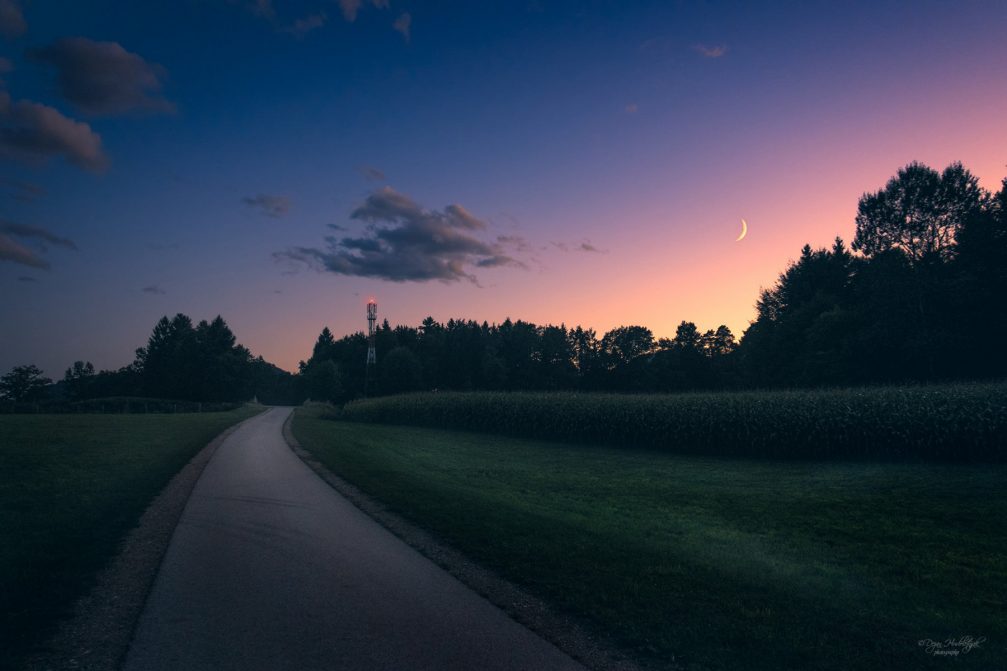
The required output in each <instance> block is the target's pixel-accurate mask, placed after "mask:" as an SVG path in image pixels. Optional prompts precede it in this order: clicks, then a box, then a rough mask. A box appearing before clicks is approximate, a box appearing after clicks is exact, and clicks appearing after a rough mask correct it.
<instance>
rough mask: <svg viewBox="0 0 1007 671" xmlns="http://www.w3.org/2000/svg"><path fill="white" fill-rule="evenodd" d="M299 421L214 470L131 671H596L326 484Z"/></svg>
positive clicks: (255, 423) (190, 509)
mask: <svg viewBox="0 0 1007 671" xmlns="http://www.w3.org/2000/svg"><path fill="white" fill-rule="evenodd" d="M289 413H290V410H289V409H282V408H274V409H272V410H269V411H268V412H266V413H264V414H263V415H260V416H259V417H256V418H255V419H252V420H250V421H248V422H246V423H245V424H244V425H243V426H242V427H241V428H239V429H238V430H237V431H236V432H235V433H233V434H232V435H231V436H230V437H229V438H227V440H226V441H225V442H224V443H223V444H222V445H221V446H220V447H219V448H218V449H217V452H216V453H215V454H214V456H213V458H212V459H211V460H210V462H209V464H207V467H206V470H205V471H204V472H203V475H202V476H201V477H200V480H199V482H198V483H197V484H196V487H195V489H194V490H193V493H192V496H191V498H190V499H189V502H188V503H187V505H186V508H185V512H184V514H183V515H182V519H181V521H180V522H179V525H178V527H177V528H176V530H175V533H174V535H173V536H172V539H171V543H170V545H169V547H168V551H167V553H166V555H165V557H164V562H163V563H162V565H161V568H160V571H159V573H158V575H157V579H156V581H155V583H154V587H153V590H152V591H151V594H150V596H149V597H148V600H147V603H146V606H145V607H144V611H143V614H142V615H141V617H140V622H139V625H138V629H137V632H136V635H135V637H134V640H133V643H132V645H131V647H130V650H129V653H128V655H127V658H126V664H125V669H126V670H127V671H154V670H157V669H173V670H175V669H184V670H185V671H198V670H201V669H213V670H215V671H218V670H226V669H235V670H238V669H240V670H241V671H254V670H256V669H263V670H269V671H281V670H284V669H290V670H295V669H296V670H297V671H310V670H313V669H318V670H322V669H361V670H367V671H376V670H380V669H389V670H390V669H394V670H396V671H402V670H409V669H431V670H434V669H436V670H437V671H445V670H449V669H478V670H483V669H486V670H490V669H550V670H552V669H556V670H561V669H582V668H583V667H581V666H580V665H579V664H578V663H576V662H575V661H573V660H572V659H571V658H570V657H568V656H566V655H565V654H564V653H562V652H560V651H559V650H558V649H557V648H556V647H554V646H553V645H552V644H550V643H548V642H546V641H544V640H543V639H541V638H539V637H538V636H537V635H535V634H533V633H532V632H530V631H529V630H528V629H525V628H524V627H522V626H521V625H519V624H517V623H516V622H514V621H513V620H511V619H510V618H509V617H507V615H505V614H504V613H503V612H502V611H501V610H499V609H498V608H496V607H495V606H493V605H491V604H490V603H489V602H487V601H486V600H484V599H483V598H482V597H480V596H478V595H477V594H475V593H474V592H472V591H471V590H469V589H468V588H467V587H465V586H464V585H463V584H461V583H460V582H458V581H457V580H456V579H455V578H453V577H452V576H451V575H449V574H448V573H446V572H445V571H443V570H442V569H441V568H439V567H438V566H436V565H435V564H433V563H432V562H431V561H429V560H428V559H426V558H425V557H423V556H422V555H420V554H419V553H418V552H416V551H415V550H413V549H412V548H411V547H409V546H408V545H406V544H405V543H403V542H402V541H400V540H399V539H398V538H396V537H395V536H393V535H392V534H391V533H389V532H388V531H387V530H385V529H384V528H383V527H381V526H379V525H378V524H377V523H375V522H374V521H373V520H371V518H369V517H367V516H366V515H364V514H363V513H362V512H360V511H359V510H358V509H357V508H355V507H354V506H353V505H352V504H350V503H349V502H348V501H347V500H346V499H344V498H342V497H341V496H340V495H339V494H337V493H336V492H335V491H334V490H333V489H332V488H331V487H329V485H327V484H326V483H325V482H323V481H322V480H321V479H320V478H319V477H318V476H317V475H316V474H315V473H314V472H313V471H312V470H311V469H309V468H308V467H307V466H306V465H305V464H304V463H303V462H302V461H301V460H300V459H298V458H297V456H296V455H294V454H293V452H291V451H290V449H289V448H288V447H287V445H286V443H285V442H284V440H283V436H282V433H281V430H282V427H283V422H284V420H285V419H286V418H287V415H288V414H289Z"/></svg>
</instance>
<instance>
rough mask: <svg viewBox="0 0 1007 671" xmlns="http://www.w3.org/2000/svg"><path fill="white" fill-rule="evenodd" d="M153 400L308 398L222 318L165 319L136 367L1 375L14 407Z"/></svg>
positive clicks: (24, 369)
mask: <svg viewBox="0 0 1007 671" xmlns="http://www.w3.org/2000/svg"><path fill="white" fill-rule="evenodd" d="M122 397H127V398H138V397H139V398H151V399H171V400H177V401H193V402H206V403H237V402H244V401H249V400H251V399H253V398H257V399H258V400H259V401H261V402H263V403H271V404H292V403H298V402H300V401H301V400H302V398H301V397H300V392H299V390H298V387H297V384H296V380H295V379H294V376H293V375H291V374H290V373H288V372H287V371H284V370H281V369H280V368H278V367H276V366H274V365H273V364H271V363H269V362H267V361H265V360H264V359H263V358H262V357H261V356H259V357H255V356H253V355H252V353H251V352H250V351H249V350H248V349H247V348H246V347H244V346H243V345H241V344H239V343H238V342H237V340H236V338H235V336H234V333H232V331H231V329H230V327H228V325H227V323H226V322H225V321H224V319H223V318H222V317H220V316H219V315H218V316H217V317H216V318H215V319H213V320H212V321H209V322H208V321H206V320H203V321H201V322H199V323H198V324H193V322H192V319H190V318H189V317H188V316H186V315H184V314H177V315H175V316H174V317H173V318H171V319H169V318H168V317H167V316H165V317H162V318H161V319H160V320H159V321H158V322H157V324H156V325H155V326H154V329H153V331H152V332H151V335H150V338H149V339H148V340H147V345H146V346H145V347H140V348H138V349H137V350H136V352H135V358H134V360H133V362H132V363H131V364H129V365H128V366H124V367H122V368H120V369H118V370H103V371H100V372H95V369H94V365H93V364H92V363H91V362H90V361H76V362H74V363H73V365H72V366H70V367H69V368H68V369H67V370H66V373H65V374H64V376H63V379H62V380H60V381H59V382H56V383H53V382H52V380H50V379H49V378H46V377H44V376H43V374H42V371H41V370H40V369H39V368H38V367H37V366H34V365H29V366H17V367H15V368H14V369H13V370H12V371H10V372H9V373H8V374H7V375H4V376H3V377H0V399H5V400H8V401H13V402H15V403H34V402H39V401H41V400H44V399H45V400H49V401H50V402H64V403H75V402H81V401H88V400H91V399H97V398H122Z"/></svg>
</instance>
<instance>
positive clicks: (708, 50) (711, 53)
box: [692, 44, 727, 58]
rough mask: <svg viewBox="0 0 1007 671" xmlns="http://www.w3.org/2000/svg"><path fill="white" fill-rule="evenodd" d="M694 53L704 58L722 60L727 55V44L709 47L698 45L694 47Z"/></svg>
mask: <svg viewBox="0 0 1007 671" xmlns="http://www.w3.org/2000/svg"><path fill="white" fill-rule="evenodd" d="M692 49H693V51H695V52H696V53H698V54H700V55H701V56H703V57H704V58H720V57H722V56H724V55H725V54H726V53H727V45H726V44H716V45H713V46H707V45H705V44H696V45H694V46H693V47H692Z"/></svg>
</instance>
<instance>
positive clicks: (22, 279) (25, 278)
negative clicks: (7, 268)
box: [17, 275, 38, 282]
mask: <svg viewBox="0 0 1007 671" xmlns="http://www.w3.org/2000/svg"><path fill="white" fill-rule="evenodd" d="M17 281H18V282H38V280H37V279H36V278H34V277H28V276H27V275H21V276H20V277H18V278H17Z"/></svg>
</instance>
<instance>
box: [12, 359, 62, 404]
mask: <svg viewBox="0 0 1007 671" xmlns="http://www.w3.org/2000/svg"><path fill="white" fill-rule="evenodd" d="M50 384H52V380H50V379H49V378H47V377H45V376H44V375H43V374H42V370H41V369H40V368H39V367H38V366H36V365H34V364H28V365H27V366H15V367H14V368H12V369H11V370H10V372H9V373H7V374H6V375H4V376H2V377H0V398H2V399H4V400H7V401H13V402H15V403H31V402H34V401H37V400H39V399H40V398H41V397H42V395H43V393H44V392H45V388H46V387H47V386H49V385H50Z"/></svg>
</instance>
